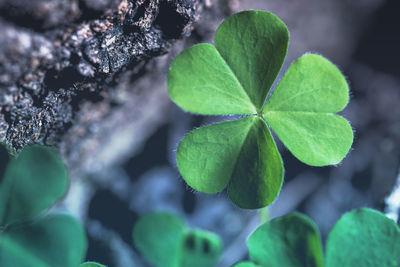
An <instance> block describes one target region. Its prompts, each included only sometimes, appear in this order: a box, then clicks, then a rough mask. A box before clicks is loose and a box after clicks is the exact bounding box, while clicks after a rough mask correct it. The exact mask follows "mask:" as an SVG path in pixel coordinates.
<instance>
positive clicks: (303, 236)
mask: <svg viewBox="0 0 400 267" xmlns="http://www.w3.org/2000/svg"><path fill="white" fill-rule="evenodd" d="M247 246H248V248H249V254H250V259H251V261H252V262H253V263H254V264H255V265H254V266H262V267H273V266H293V267H296V266H299V267H300V266H309V267H314V266H323V254H322V249H321V243H320V237H319V232H318V230H317V228H316V226H315V224H314V223H313V222H312V221H311V220H310V219H309V218H308V217H306V216H304V215H300V214H296V213H294V214H289V215H286V216H283V217H279V218H276V219H273V220H272V221H270V222H267V223H265V224H263V225H261V226H260V227H258V229H257V230H256V231H255V232H254V233H253V234H252V235H251V236H250V238H249V240H248V242H247ZM399 260H400V229H399V227H398V226H397V225H396V223H395V222H394V221H393V220H391V219H389V218H387V217H386V216H385V215H384V214H382V213H380V212H378V211H375V210H371V209H367V208H362V209H358V210H354V211H350V212H348V213H346V214H344V215H343V216H342V217H341V218H340V219H339V220H338V222H337V223H336V225H335V226H334V227H333V229H332V230H331V232H330V233H329V236H328V240H327V244H326V258H325V266H327V267H337V266H343V267H352V266H359V267H369V266H383V267H392V266H399V265H400V261H399ZM249 264H250V263H249V262H242V263H238V264H236V265H235V267H239V266H240V267H245V266H246V267H247V266H249V267H250V266H252V265H249Z"/></svg>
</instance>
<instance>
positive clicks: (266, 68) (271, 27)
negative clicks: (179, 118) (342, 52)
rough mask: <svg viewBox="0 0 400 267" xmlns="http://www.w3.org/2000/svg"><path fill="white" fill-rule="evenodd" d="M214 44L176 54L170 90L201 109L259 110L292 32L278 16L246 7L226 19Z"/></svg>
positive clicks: (184, 105)
mask: <svg viewBox="0 0 400 267" xmlns="http://www.w3.org/2000/svg"><path fill="white" fill-rule="evenodd" d="M214 39H215V47H214V46H212V45H210V44H198V45H195V46H192V47H190V48H189V49H187V50H185V51H184V52H182V53H181V54H180V55H179V56H177V57H176V58H175V60H174V62H173V63H172V64H171V67H170V70H169V72H168V92H169V95H170V97H171V99H172V100H173V101H174V102H175V103H176V104H177V105H179V106H180V107H182V108H183V109H185V110H187V111H190V112H194V113H200V114H208V115H223V114H255V113H256V112H257V111H259V110H260V109H261V108H262V106H263V104H264V101H265V97H266V95H267V93H268V89H269V88H270V87H271V85H272V83H273V81H274V80H275V78H276V76H277V75H278V73H279V70H280V68H281V66H282V63H283V60H284V58H285V56H286V51H287V46H288V40H289V33H288V31H287V28H286V26H285V24H284V23H283V22H282V21H281V20H280V19H279V18H278V17H276V16H275V15H273V14H271V13H268V12H264V11H245V12H241V13H238V14H235V15H233V16H231V17H230V18H228V19H227V20H225V21H224V22H223V23H222V24H221V25H220V26H219V28H218V30H217V32H216V34H215V38H214Z"/></svg>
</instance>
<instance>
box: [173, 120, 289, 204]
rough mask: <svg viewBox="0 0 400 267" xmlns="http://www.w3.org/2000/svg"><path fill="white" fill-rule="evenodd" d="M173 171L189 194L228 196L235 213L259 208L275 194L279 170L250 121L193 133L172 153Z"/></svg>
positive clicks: (262, 128)
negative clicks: (239, 209)
mask: <svg viewBox="0 0 400 267" xmlns="http://www.w3.org/2000/svg"><path fill="white" fill-rule="evenodd" d="M177 163H178V168H179V171H180V173H181V175H182V177H183V179H185V181H186V182H187V184H188V185H190V186H191V187H192V188H194V189H196V190H198V191H201V192H204V193H209V194H211V193H217V192H219V191H221V190H222V189H224V188H225V187H226V185H227V184H228V182H229V186H228V193H229V196H230V198H231V199H232V201H233V202H235V203H236V204H237V205H238V206H240V207H247V208H259V207H261V206H265V205H267V204H269V203H271V202H272V201H273V200H274V199H275V198H276V196H277V195H278V193H279V190H280V187H281V185H282V180H283V166H282V160H281V158H280V155H279V152H278V150H277V148H276V146H275V143H274V141H273V139H272V137H271V134H270V133H269V130H268V128H267V127H266V125H265V123H264V122H263V121H262V120H261V119H260V118H258V117H255V116H251V117H245V118H241V119H238V120H233V121H226V122H222V123H216V124H213V125H209V126H205V127H201V128H198V129H196V130H194V131H192V132H190V133H189V134H187V135H186V136H185V137H184V138H183V139H182V141H181V142H180V144H179V147H178V151H177Z"/></svg>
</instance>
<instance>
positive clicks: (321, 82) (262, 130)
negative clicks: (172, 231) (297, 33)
mask: <svg viewBox="0 0 400 267" xmlns="http://www.w3.org/2000/svg"><path fill="white" fill-rule="evenodd" d="M288 41H289V33H288V30H287V28H286V26H285V24H284V23H283V22H282V21H281V20H280V19H279V18H278V17H276V16H275V15H273V14H271V13H268V12H265V11H244V12H240V13H237V14H235V15H233V16H231V17H229V18H228V19H226V20H225V21H224V22H223V23H222V24H221V25H220V26H219V28H218V30H217V32H216V34H215V38H214V42H215V46H213V45H211V44H204V43H203V44H197V45H194V46H192V47H190V48H188V49H187V50H185V51H183V52H182V53H181V54H180V55H178V56H177V57H176V58H175V60H174V61H173V62H172V64H171V67H170V70H169V73H168V91H169V95H170V97H171V99H172V100H173V101H174V102H175V103H176V104H177V105H178V106H180V107H181V108H183V109H184V110H187V111H189V112H192V113H198V114H204V115H228V114H233V115H243V117H242V118H240V119H237V120H231V121H225V122H221V123H216V124H212V125H209V126H205V127H201V128H198V129H196V130H194V131H192V132H190V133H189V134H187V135H186V136H185V137H184V138H183V139H182V141H181V142H180V144H179V146H178V150H177V165H178V168H179V171H180V173H181V175H182V177H183V179H185V181H186V182H187V184H188V185H190V186H191V187H192V188H194V189H196V190H198V191H201V192H205V193H210V194H212V193H217V192H219V191H221V190H223V189H224V188H225V187H228V190H227V191H228V195H229V197H230V198H231V200H232V201H233V202H234V203H235V204H237V205H238V206H239V207H241V208H261V207H264V206H266V205H269V204H270V203H272V202H273V201H274V200H275V198H276V197H277V195H278V194H279V192H280V188H281V186H282V182H283V174H284V169H283V163H282V159H281V156H280V154H279V151H278V149H277V147H276V144H275V141H274V139H273V137H272V135H271V132H270V129H269V127H271V129H272V130H273V131H274V132H275V133H276V135H277V136H278V137H279V138H280V140H281V141H282V142H283V144H284V145H285V146H286V147H287V148H288V149H289V150H290V151H291V152H292V153H293V155H294V156H295V157H297V158H298V159H299V160H300V161H302V162H304V163H306V164H309V165H312V166H325V165H332V164H337V163H339V162H340V161H341V160H342V159H343V158H344V157H345V155H346V154H347V153H348V151H349V149H350V147H351V144H352V142H353V131H352V128H351V126H350V124H349V123H348V122H347V120H346V119H344V118H343V117H341V116H338V115H335V113H336V112H339V111H341V110H342V109H343V108H344V107H345V106H346V105H347V103H348V101H349V88H348V85H347V83H346V80H345V78H344V77H343V75H342V74H341V72H340V71H339V70H338V69H337V68H336V67H335V66H334V65H333V64H332V63H331V62H329V61H328V60H327V59H325V58H323V57H322V56H319V55H315V54H306V55H304V56H302V57H301V58H300V59H298V60H297V61H296V62H294V63H293V64H292V65H291V67H290V68H289V70H288V71H287V72H286V74H285V75H284V77H283V78H282V80H281V81H280V82H279V84H278V85H277V86H276V88H275V90H274V92H273V94H272V95H271V97H270V98H269V100H268V101H267V103H266V104H265V105H264V103H265V100H266V98H267V95H268V92H269V90H270V88H271V86H272V84H273V82H274V80H275V79H276V77H277V75H278V73H279V71H280V69H281V67H282V64H283V61H284V59H285V56H286V52H287V47H288Z"/></svg>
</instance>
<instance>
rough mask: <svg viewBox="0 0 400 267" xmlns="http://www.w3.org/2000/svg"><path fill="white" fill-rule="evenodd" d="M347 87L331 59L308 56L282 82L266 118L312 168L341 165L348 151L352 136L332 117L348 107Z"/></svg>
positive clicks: (347, 127) (342, 122) (339, 119)
mask: <svg viewBox="0 0 400 267" xmlns="http://www.w3.org/2000/svg"><path fill="white" fill-rule="evenodd" d="M348 100H349V88H348V85H347V83H346V80H345V78H344V77H343V75H342V74H341V72H340V71H339V70H338V69H337V68H336V67H335V66H334V65H333V64H332V63H331V62H330V61H328V60H327V59H325V58H323V57H321V56H319V55H314V54H306V55H304V56H302V57H301V58H299V59H298V60H297V61H295V62H294V63H293V64H292V66H290V68H289V70H288V71H287V72H286V74H285V76H284V77H283V78H282V80H281V81H280V82H279V84H278V86H277V87H276V89H275V91H274V92H273V94H272V96H271V98H270V99H269V100H268V101H267V104H266V106H265V108H264V111H263V116H264V118H265V120H266V121H267V123H268V124H269V125H270V126H271V128H272V130H274V131H275V133H276V134H277V135H278V137H279V138H280V139H281V141H282V142H283V143H284V144H285V146H286V147H287V148H288V149H289V150H290V151H291V152H292V153H293V155H294V156H295V157H297V158H298V159H299V160H301V161H302V162H304V163H306V164H309V165H312V166H325V165H332V164H337V163H339V162H340V161H341V160H342V159H343V158H344V157H345V156H346V154H347V153H348V151H349V150H350V147H351V144H352V143H353V131H352V128H351V126H350V124H349V123H348V121H347V120H346V119H344V118H343V117H340V116H338V115H334V113H336V112H339V111H341V110H342V109H343V108H344V107H345V106H346V105H347V103H348Z"/></svg>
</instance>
